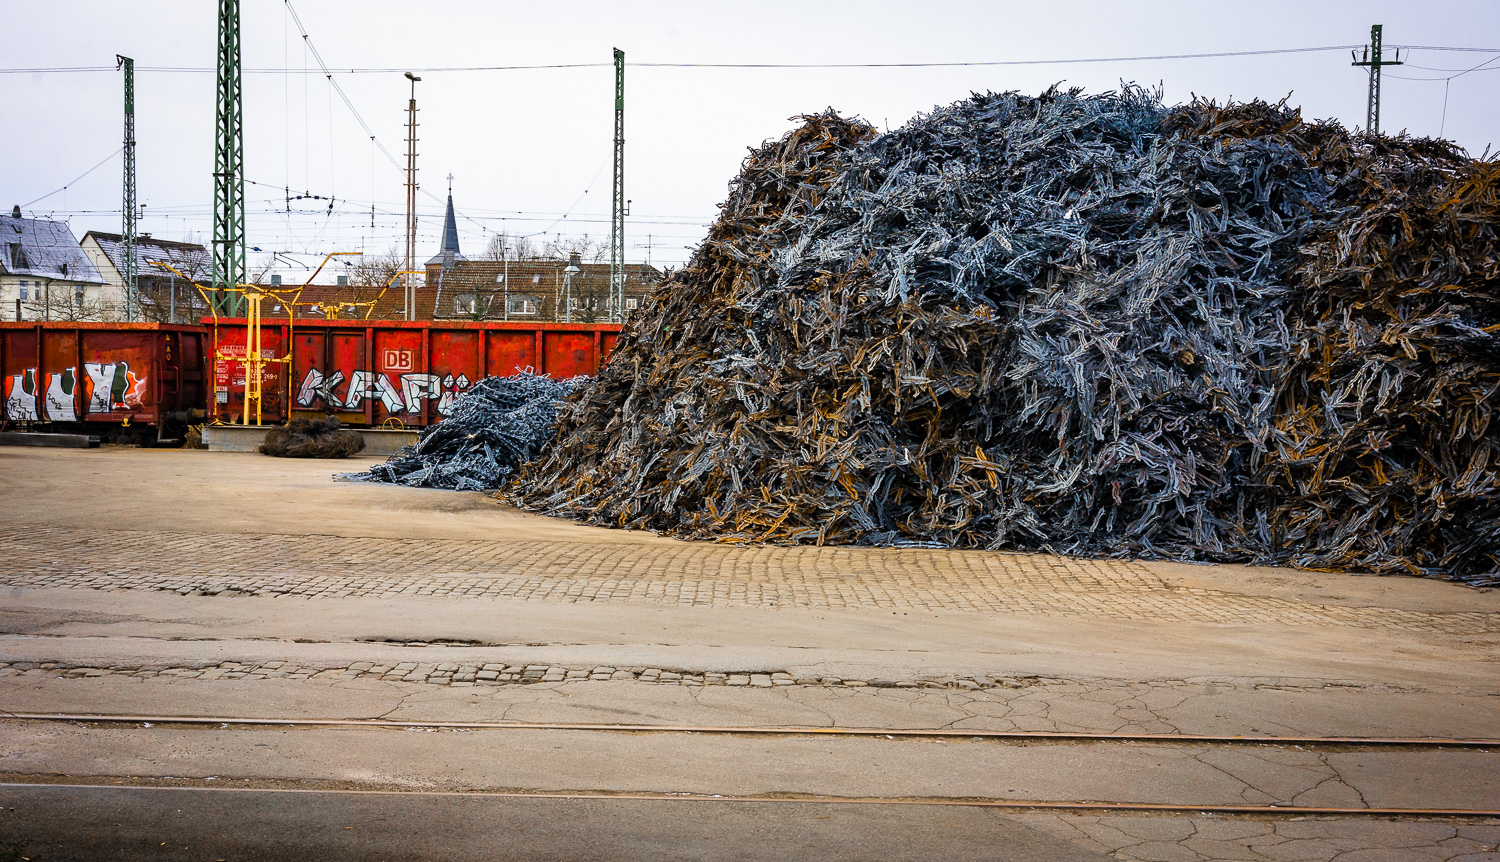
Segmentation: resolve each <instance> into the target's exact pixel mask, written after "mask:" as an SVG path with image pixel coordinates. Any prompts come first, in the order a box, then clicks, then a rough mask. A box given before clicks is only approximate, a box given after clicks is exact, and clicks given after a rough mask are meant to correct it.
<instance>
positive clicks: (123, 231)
mask: <svg viewBox="0 0 1500 862" xmlns="http://www.w3.org/2000/svg"><path fill="white" fill-rule="evenodd" d="M115 68H117V69H123V70H124V71H125V147H124V152H125V191H124V199H123V200H122V201H121V202H120V278H121V280H122V281H124V285H123V286H122V287H123V289H124V292H125V319H126V320H127V321H134V320H135V318H136V311H137V308H136V306H137V304H138V303H137V293H136V290H137V284H136V281H137V278H136V274H137V269H138V263H137V260H138V258H137V251H136V208H135V61H134V60H132V59H131V58H129V57H125V56H122V55H120V54H116V55H115Z"/></svg>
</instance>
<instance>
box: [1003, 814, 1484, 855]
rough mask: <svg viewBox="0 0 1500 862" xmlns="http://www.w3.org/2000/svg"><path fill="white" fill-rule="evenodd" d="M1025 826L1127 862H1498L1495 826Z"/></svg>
mask: <svg viewBox="0 0 1500 862" xmlns="http://www.w3.org/2000/svg"><path fill="white" fill-rule="evenodd" d="M1016 816H1017V819H1019V820H1021V821H1022V822H1023V823H1025V824H1026V825H1028V826H1031V827H1033V828H1036V829H1040V830H1042V831H1043V832H1047V833H1049V834H1052V835H1055V836H1058V837H1060V838H1067V839H1069V840H1072V841H1076V842H1078V843H1079V844H1082V845H1083V846H1085V847H1089V848H1091V849H1094V850H1098V851H1099V852H1101V853H1107V854H1109V855H1110V856H1113V857H1114V858H1116V859H1122V860H1130V862H1217V860H1231V859H1232V860H1254V862H1259V860H1265V862H1293V860H1323V859H1328V860H1338V862H1426V860H1444V862H1500V820H1484V821H1479V822H1474V821H1447V820H1416V821H1412V820H1406V821H1398V820H1380V819H1371V818H1360V819H1357V820H1355V819H1348V818H1346V819H1336V818H1327V817H1305V818H1297V819H1294V820H1268V819H1266V820H1262V819H1251V818H1240V817H1210V816H1206V815H1200V816H1195V817H1164V816H1161V815H1130V814H1121V815H1090V814H1071V813H1069V814H1063V813H1052V812H1028V813H1023V814H1019V815H1016Z"/></svg>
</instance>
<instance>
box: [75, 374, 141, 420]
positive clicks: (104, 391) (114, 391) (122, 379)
mask: <svg viewBox="0 0 1500 862" xmlns="http://www.w3.org/2000/svg"><path fill="white" fill-rule="evenodd" d="M83 373H84V374H85V375H86V376H87V381H86V383H87V386H88V388H87V389H85V390H84V394H85V395H86V396H87V398H88V408H87V411H86V412H89V413H112V412H114V411H116V410H135V409H139V408H140V407H142V406H144V404H145V399H146V381H145V380H142V379H141V378H139V377H136V376H135V372H133V371H131V370H130V363H128V362H85V363H83Z"/></svg>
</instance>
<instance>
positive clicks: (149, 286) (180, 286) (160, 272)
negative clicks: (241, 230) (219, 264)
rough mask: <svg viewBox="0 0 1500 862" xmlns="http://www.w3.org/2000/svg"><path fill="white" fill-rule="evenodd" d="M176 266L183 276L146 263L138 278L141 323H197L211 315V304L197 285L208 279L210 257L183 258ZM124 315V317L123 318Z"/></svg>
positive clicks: (138, 306)
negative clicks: (142, 321)
mask: <svg viewBox="0 0 1500 862" xmlns="http://www.w3.org/2000/svg"><path fill="white" fill-rule="evenodd" d="M173 266H174V267H175V268H176V269H177V271H178V272H180V273H182V277H179V276H177V275H176V274H175V273H173V272H172V271H171V270H168V269H166V268H164V267H159V266H153V265H151V264H150V263H149V262H146V261H143V262H142V267H141V269H142V270H143V271H142V273H141V275H140V276H139V277H137V279H136V291H137V296H138V299H139V304H138V305H137V306H136V308H137V313H138V314H139V315H140V319H141V320H145V321H152V322H155V323H197V322H198V320H199V319H200V318H202V317H203V316H204V315H206V314H208V313H209V311H208V303H207V302H206V301H205V300H204V298H203V294H202V293H201V292H200V291H199V290H198V287H197V285H199V284H202V283H204V282H205V281H206V280H207V279H208V278H209V275H210V273H209V266H210V263H209V259H208V256H207V255H202V256H198V257H192V258H186V259H180V260H178V261H176V262H174V264H173ZM122 316H123V315H122Z"/></svg>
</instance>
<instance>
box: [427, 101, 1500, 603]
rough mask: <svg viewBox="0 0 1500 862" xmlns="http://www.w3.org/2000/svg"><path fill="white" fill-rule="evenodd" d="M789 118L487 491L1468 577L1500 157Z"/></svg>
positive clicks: (1495, 501) (636, 509)
mask: <svg viewBox="0 0 1500 862" xmlns="http://www.w3.org/2000/svg"><path fill="white" fill-rule="evenodd" d="M802 120H803V124H802V125H801V127H800V128H797V129H796V130H795V131H793V132H791V133H789V134H788V135H787V136H786V137H784V138H782V139H781V140H779V141H776V142H772V143H768V144H766V145H764V146H762V147H761V148H760V149H759V150H755V151H753V152H752V153H751V155H750V156H749V158H748V159H747V160H746V162H745V165H744V168H743V171H742V172H741V174H740V176H739V177H738V178H737V179H736V180H735V181H734V183H733V184H732V186H731V193H730V197H729V199H728V201H727V202H726V203H725V204H724V205H723V207H722V213H721V215H720V217H719V219H718V220H717V222H716V223H715V224H714V225H713V227H712V228H711V231H710V233H709V236H708V238H707V240H706V241H705V242H704V243H703V245H702V246H701V247H700V248H699V249H698V251H697V252H696V253H695V255H694V257H693V258H692V260H691V261H690V262H689V263H688V265H687V266H686V267H684V268H683V269H682V270H680V271H679V272H677V273H676V274H675V275H674V276H673V277H672V278H671V279H669V280H668V281H667V282H666V283H664V284H663V285H662V286H661V287H660V288H659V289H658V291H657V292H656V294H655V295H654V297H653V298H652V299H651V300H649V301H648V302H647V304H646V305H645V307H644V308H643V310H642V311H641V312H639V313H638V314H637V315H636V316H635V317H634V318H632V321H631V323H630V325H629V326H628V327H627V329H626V331H625V332H624V333H623V335H622V337H621V339H620V342H619V344H618V346H617V347H616V349H615V352H614V354H613V355H612V357H611V359H610V361H609V363H608V365H607V366H606V367H605V369H604V370H603V371H602V372H601V374H600V376H599V377H598V378H597V379H595V380H594V381H593V382H591V383H589V384H587V385H583V386H579V387H578V388H577V390H576V391H575V392H574V394H573V396H572V398H571V400H570V401H569V402H568V403H566V404H565V405H564V406H563V407H562V408H560V413H559V419H558V422H559V426H558V432H557V435H558V436H557V438H556V439H555V440H553V441H552V442H551V443H549V444H548V445H547V446H546V448H545V449H543V450H542V452H541V454H540V456H539V457H538V458H537V459H536V460H534V461H532V462H531V463H529V464H528V465H527V466H525V467H524V468H523V471H522V475H521V476H520V479H519V481H517V482H514V483H512V484H511V485H510V487H509V492H508V493H509V495H510V498H511V499H513V500H515V501H516V502H518V503H520V504H521V505H524V506H527V507H530V508H532V509H535V510H538V511H543V512H548V513H552V514H558V515H566V516H571V517H575V518H579V519H582V520H585V521H588V522H591V523H597V524H606V525H614V526H622V527H638V528H646V529H652V530H657V531H661V532H663V533H667V534H671V535H677V536H682V537H695V538H715V539H721V540H739V541H760V542H784V543H811V542H817V543H864V544H883V545H901V544H911V543H924V544H925V543H935V544H940V545H945V546H953V547H964V548H1015V549H1027V550H1032V549H1035V550H1053V551H1057V552H1062V553H1068V554H1080V555H1132V556H1134V555H1139V556H1156V557H1171V558H1182V559H1200V560H1215V561H1251V562H1258V563H1276V564H1292V565H1297V566H1302V567H1314V568H1324V567H1327V568H1340V569H1361V570H1373V571H1378V572H1412V573H1421V574H1428V575H1435V576H1442V577H1457V578H1464V579H1467V580H1470V581H1473V582H1486V581H1489V580H1494V579H1495V573H1496V571H1497V569H1500V487H1497V481H1500V480H1497V465H1500V451H1497V435H1500V427H1497V425H1496V424H1492V423H1491V416H1492V412H1493V410H1494V407H1495V405H1496V404H1497V403H1500V397H1497V394H1500V393H1497V390H1500V343H1497V339H1500V290H1497V275H1500V273H1497V269H1500V258H1497V254H1496V252H1497V247H1496V242H1497V236H1496V226H1497V216H1500V212H1497V210H1500V194H1497V191H1500V182H1497V181H1500V165H1497V163H1496V162H1494V161H1483V160H1475V159H1472V158H1470V157H1468V156H1467V155H1466V154H1464V153H1463V152H1462V151H1461V150H1458V149H1456V148H1455V147H1453V146H1451V145H1449V144H1447V143H1445V142H1442V141H1434V140H1413V139H1406V138H1391V137H1379V136H1375V137H1371V136H1365V135H1353V134H1351V133H1349V132H1348V131H1346V130H1344V129H1343V128H1341V127H1339V126H1337V125H1335V124H1331V123H1306V122H1303V121H1302V120H1301V118H1300V117H1299V116H1298V114H1297V113H1296V112H1295V111H1292V110H1289V109H1287V108H1285V107H1284V106H1280V105H1268V104H1265V103H1262V102H1255V103H1250V104H1238V105H1230V106H1216V105H1213V104H1210V103H1203V102H1199V103H1194V104H1190V105H1186V106H1181V107H1176V108H1167V107H1164V106H1162V105H1161V103H1160V101H1159V99H1158V98H1157V97H1155V96H1154V95H1152V94H1150V93H1146V92H1142V91H1139V90H1134V89H1126V90H1125V91H1124V92H1121V93H1118V94H1104V95H1095V96H1086V95H1082V94H1080V93H1079V92H1077V91H1056V90H1054V91H1049V92H1047V93H1044V94H1042V95H1041V96H1038V97H1027V96H1022V95H1017V94H1013V93H1009V94H1001V95H996V94H987V95H976V96H974V97H973V98H971V99H968V100H966V101H963V102H960V103H957V104H955V105H952V106H950V107H947V108H943V109H939V110H936V111H934V112H933V113H931V114H930V115H926V116H922V117H919V118H917V119H916V120H914V121H912V122H911V123H910V124H909V125H907V126H906V127H904V128H902V129H899V130H897V131H893V132H888V133H885V134H877V133H876V132H875V130H874V129H872V128H870V127H869V126H868V125H865V124H864V123H862V122H859V121H856V120H849V119H844V118H841V117H840V116H838V115H837V114H835V113H833V112H832V111H829V112H827V113H824V114H820V115H816V116H808V117H804V118H802ZM445 424H446V423H445Z"/></svg>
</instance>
